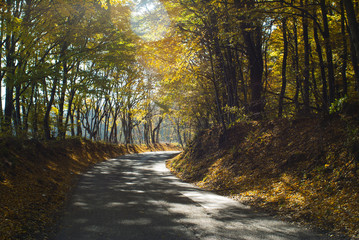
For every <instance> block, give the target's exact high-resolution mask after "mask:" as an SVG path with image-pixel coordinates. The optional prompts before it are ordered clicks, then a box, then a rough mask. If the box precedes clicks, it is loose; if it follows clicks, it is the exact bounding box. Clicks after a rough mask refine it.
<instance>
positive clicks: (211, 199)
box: [55, 152, 328, 240]
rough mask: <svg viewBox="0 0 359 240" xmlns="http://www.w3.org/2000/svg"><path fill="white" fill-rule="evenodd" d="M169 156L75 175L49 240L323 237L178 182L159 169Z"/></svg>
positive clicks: (137, 158) (116, 162) (138, 157)
mask: <svg viewBox="0 0 359 240" xmlns="http://www.w3.org/2000/svg"><path fill="white" fill-rule="evenodd" d="M175 154H177V153H176V152H153V153H143V154H133V155H126V156H122V157H119V158H116V159H111V160H109V161H106V162H103V163H100V164H97V165H95V166H94V167H93V168H92V169H91V170H90V171H88V172H87V173H86V174H84V175H83V176H82V177H81V179H80V182H79V184H78V186H77V188H76V189H75V190H74V192H73V195H72V197H71V199H70V201H69V204H68V207H67V209H66V212H65V214H64V217H63V219H62V221H61V222H60V224H59V225H60V230H59V231H58V233H57V235H56V236H55V239H56V240H64V239H73V240H92V239H98V240H103V239H126V240H127V239H136V240H139V239H146V240H171V239H183V240H186V239H221V240H222V239H239V240H240V239H260V240H263V239H268V240H272V239H286V240H287V239H305V240H309V239H328V238H327V237H325V236H324V235H320V234H318V233H314V232H312V231H310V230H307V229H304V228H300V227H297V226H295V225H293V224H290V223H286V222H283V221H280V220H278V219H275V218H273V217H271V216H268V215H266V214H264V213H259V212H255V211H253V210H251V209H250V208H249V207H248V206H245V205H243V204H241V203H239V202H237V201H234V200H231V199H229V198H226V197H222V196H218V195H216V194H213V193H210V192H207V191H203V190H200V189H198V188H196V187H194V186H193V185H191V184H187V183H183V182H181V181H180V180H178V179H177V178H175V177H174V176H172V175H171V174H170V172H169V171H168V170H167V169H166V167H165V160H166V159H169V158H171V157H173V156H174V155H175Z"/></svg>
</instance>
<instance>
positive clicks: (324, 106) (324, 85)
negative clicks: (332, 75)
mask: <svg viewBox="0 0 359 240" xmlns="http://www.w3.org/2000/svg"><path fill="white" fill-rule="evenodd" d="M314 40H315V45H316V49H317V54H318V59H319V65H320V77H321V79H322V98H323V103H322V109H323V112H324V114H326V113H327V112H328V92H327V79H326V76H325V66H324V61H323V53H322V47H321V45H320V42H319V37H318V29H317V27H316V25H315V24H314Z"/></svg>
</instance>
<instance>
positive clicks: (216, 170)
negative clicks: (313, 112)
mask: <svg viewBox="0 0 359 240" xmlns="http://www.w3.org/2000/svg"><path fill="white" fill-rule="evenodd" d="M358 161H359V127H358V121H357V120H356V121H354V120H353V119H346V120H344V119H339V118H336V119H331V120H325V121H324V120H320V119H314V118H305V119H297V120H287V119H280V120H273V121H251V122H245V123H240V124H237V125H236V126H234V127H232V128H230V129H229V130H227V131H226V132H225V133H224V132H223V131H222V130H221V129H217V128H215V129H211V130H207V131H203V132H202V133H200V134H199V135H198V136H197V137H196V138H195V139H194V141H193V142H192V143H191V144H190V145H189V146H188V148H187V149H186V150H185V151H184V152H183V153H182V154H180V155H179V156H177V157H176V158H174V159H172V160H170V161H168V162H167V167H168V168H169V169H170V170H171V171H172V172H173V173H174V174H176V175H177V176H178V177H180V178H181V179H183V180H185V181H187V182H192V183H195V184H196V185H198V186H200V187H202V188H205V189H208V190H212V191H215V192H217V193H220V194H223V195H227V196H231V197H232V198H234V199H237V200H240V201H242V202H244V203H246V204H249V205H252V206H253V207H254V208H260V209H262V210H265V211H267V212H269V213H271V214H274V215H277V216H279V217H281V218H283V219H286V220H288V221H293V222H297V223H300V224H305V225H308V226H312V227H314V228H316V229H322V230H325V231H329V232H332V233H333V235H338V234H339V235H344V236H347V237H348V238H350V239H359V168H358V164H359V162H358Z"/></svg>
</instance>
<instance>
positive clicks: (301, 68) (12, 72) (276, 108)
mask: <svg viewBox="0 0 359 240" xmlns="http://www.w3.org/2000/svg"><path fill="white" fill-rule="evenodd" d="M0 9H1V19H0V21H1V30H0V44H1V47H0V61H1V63H0V65H1V69H0V81H1V86H2V87H1V97H2V104H0V125H1V135H2V136H16V137H23V138H35V139H43V140H48V139H53V138H57V139H64V138H66V137H72V136H81V137H86V138H89V139H93V140H104V141H107V142H114V143H117V142H122V143H134V142H136V143H137V142H138V143H147V144H149V143H156V142H159V141H177V142H179V143H180V144H182V145H183V144H184V143H185V142H187V140H188V139H190V138H191V137H192V136H193V134H194V133H196V132H198V131H200V130H202V129H208V128H210V127H212V126H221V127H222V128H223V129H228V128H229V127H231V126H232V125H233V124H235V123H237V122H240V121H242V120H247V119H254V120H260V119H274V118H298V117H304V116H311V115H314V116H320V117H324V118H326V117H328V116H330V114H333V113H337V112H341V111H348V112H350V111H352V112H355V111H356V107H357V106H358V91H359V65H358V61H359V28H358V14H357V13H358V11H359V3H358V1H356V0H330V1H328V0H327V1H325V0H263V1H262V0H246V1H244V0H223V1H222V0H212V1H208V0H171V1H169V0H162V1H158V0H153V1H150V0H139V1H115V0H106V1H105V0H80V1H69V0H4V1H1V3H0Z"/></svg>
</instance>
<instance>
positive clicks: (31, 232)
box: [0, 138, 173, 240]
mask: <svg viewBox="0 0 359 240" xmlns="http://www.w3.org/2000/svg"><path fill="white" fill-rule="evenodd" d="M166 149H173V146H170V145H156V146H152V147H150V148H149V147H144V146H141V147H140V146H125V145H114V144H106V143H95V142H91V141H88V140H83V139H66V140H63V141H50V142H47V143H41V142H38V141H36V140H20V139H14V138H5V139H4V138H2V139H0V239H1V240H5V239H6V240H9V239H48V234H50V233H51V230H52V227H53V226H54V223H55V222H56V219H57V216H58V215H59V214H61V210H62V206H63V204H64V202H65V200H66V197H67V195H68V193H69V192H70V191H71V187H72V186H73V185H74V183H75V182H76V179H77V176H78V174H80V173H83V172H84V171H85V170H87V169H88V168H89V167H90V166H91V165H93V164H95V163H97V162H99V161H104V160H106V159H108V158H111V157H117V156H119V155H123V154H126V153H134V152H143V151H150V150H166Z"/></svg>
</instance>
